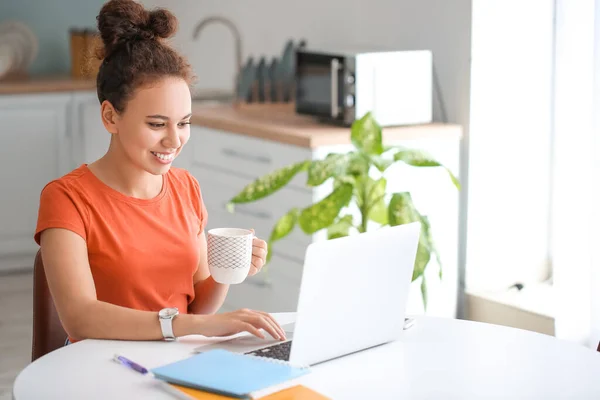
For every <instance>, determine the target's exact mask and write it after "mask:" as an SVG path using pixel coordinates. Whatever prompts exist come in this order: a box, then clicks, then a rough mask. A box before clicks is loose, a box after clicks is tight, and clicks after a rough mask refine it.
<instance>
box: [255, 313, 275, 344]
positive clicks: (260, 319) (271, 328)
mask: <svg viewBox="0 0 600 400" xmlns="http://www.w3.org/2000/svg"><path fill="white" fill-rule="evenodd" d="M253 321H254V326H256V327H257V328H258V327H260V328H262V329H264V330H265V331H267V332H269V335H271V336H272V337H273V338H275V339H281V335H280V334H279V332H277V328H276V325H274V324H273V323H272V322H271V321H270V320H269V319H268V318H265V317H264V316H263V315H262V314H261V313H259V312H257V313H256V314H255V315H254V317H253Z"/></svg>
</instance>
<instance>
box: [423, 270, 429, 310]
mask: <svg viewBox="0 0 600 400" xmlns="http://www.w3.org/2000/svg"><path fill="white" fill-rule="evenodd" d="M421 297H422V298H423V308H424V309H425V310H427V300H428V299H427V282H426V281H425V275H423V276H422V278H421Z"/></svg>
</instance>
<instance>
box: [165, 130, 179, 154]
mask: <svg viewBox="0 0 600 400" xmlns="http://www.w3.org/2000/svg"><path fill="white" fill-rule="evenodd" d="M163 145H164V146H165V147H168V148H172V149H178V148H179V147H180V146H181V138H180V137H179V132H178V131H177V127H170V128H169V129H168V130H167V136H166V137H165V138H164V139H163Z"/></svg>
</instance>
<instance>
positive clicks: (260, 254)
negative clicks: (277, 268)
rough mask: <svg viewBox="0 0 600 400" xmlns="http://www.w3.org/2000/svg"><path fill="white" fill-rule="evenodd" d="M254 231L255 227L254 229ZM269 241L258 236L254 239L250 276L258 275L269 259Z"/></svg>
mask: <svg viewBox="0 0 600 400" xmlns="http://www.w3.org/2000/svg"><path fill="white" fill-rule="evenodd" d="M252 231H253V232H254V229H252ZM268 251H269V250H268V249H267V242H265V241H264V240H262V239H259V238H257V237H254V238H253V239H252V264H251V265H250V271H249V272H248V276H252V275H256V274H258V273H259V272H260V270H261V268H262V267H263V265H265V262H266V260H267V252H268Z"/></svg>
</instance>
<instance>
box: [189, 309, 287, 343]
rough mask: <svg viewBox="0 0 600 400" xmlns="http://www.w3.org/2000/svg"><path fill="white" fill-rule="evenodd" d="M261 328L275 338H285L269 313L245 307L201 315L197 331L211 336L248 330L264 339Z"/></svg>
mask: <svg viewBox="0 0 600 400" xmlns="http://www.w3.org/2000/svg"><path fill="white" fill-rule="evenodd" d="M261 329H264V330H265V331H267V332H268V333H269V335H271V336H272V337H273V338H275V339H278V340H285V332H284V331H283V329H282V328H281V326H279V324H278V323H277V321H275V319H274V318H273V317H272V316H271V315H269V314H268V313H266V312H262V311H254V310H248V309H246V308H244V309H241V310H237V311H232V312H228V313H223V314H212V315H202V320H201V326H200V327H199V332H198V333H200V334H201V335H204V336H207V337H211V336H230V335H234V334H236V333H240V332H250V333H251V334H253V335H254V336H257V337H259V338H261V339H265V335H264V334H263V333H262V332H261V331H260V330H261Z"/></svg>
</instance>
